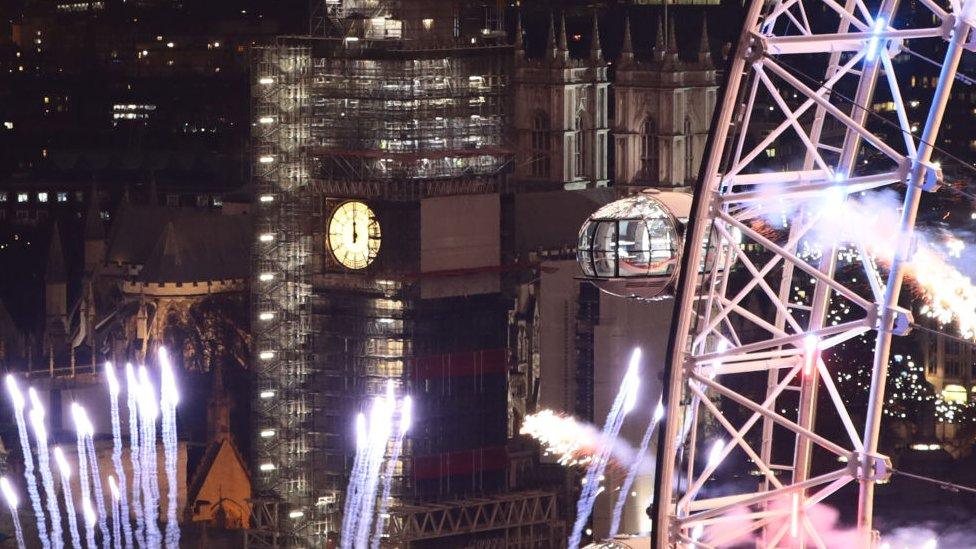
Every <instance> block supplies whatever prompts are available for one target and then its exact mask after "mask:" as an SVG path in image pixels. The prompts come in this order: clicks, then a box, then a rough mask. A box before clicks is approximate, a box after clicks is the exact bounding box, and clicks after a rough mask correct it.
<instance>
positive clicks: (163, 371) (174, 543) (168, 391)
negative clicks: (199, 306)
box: [159, 348, 180, 549]
mask: <svg viewBox="0 0 976 549" xmlns="http://www.w3.org/2000/svg"><path fill="white" fill-rule="evenodd" d="M159 366H160V385H159V387H160V402H159V404H160V408H161V409H162V412H163V423H162V426H163V452H164V461H165V464H166V493H167V496H168V498H167V503H166V546H167V547H172V548H174V549H175V548H178V547H179V546H180V526H179V523H178V522H177V520H176V492H177V491H176V485H177V476H176V466H177V463H176V461H177V444H178V443H177V438H176V405H177V404H178V403H179V401H180V395H179V393H178V391H177V389H176V378H175V377H174V376H173V368H172V365H170V362H169V356H168V355H167V354H166V349H164V348H160V349H159Z"/></svg>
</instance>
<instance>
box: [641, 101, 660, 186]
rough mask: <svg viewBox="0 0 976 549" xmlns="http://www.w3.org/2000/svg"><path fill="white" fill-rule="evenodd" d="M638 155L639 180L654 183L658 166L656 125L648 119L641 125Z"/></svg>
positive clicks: (652, 120)
mask: <svg viewBox="0 0 976 549" xmlns="http://www.w3.org/2000/svg"><path fill="white" fill-rule="evenodd" d="M640 155H641V156H640V174H639V177H640V179H641V180H643V181H646V182H648V183H656V182H657V180H658V165H659V157H658V136H657V123H655V122H654V119H653V118H650V117H648V118H646V119H645V120H644V123H643V124H642V125H641V133H640Z"/></svg>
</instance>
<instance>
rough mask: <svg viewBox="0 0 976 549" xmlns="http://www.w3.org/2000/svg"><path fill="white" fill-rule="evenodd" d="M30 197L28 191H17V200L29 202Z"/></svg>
mask: <svg viewBox="0 0 976 549" xmlns="http://www.w3.org/2000/svg"><path fill="white" fill-rule="evenodd" d="M29 199H30V195H29V194H27V193H17V202H21V203H23V202H27V201H28V200H29Z"/></svg>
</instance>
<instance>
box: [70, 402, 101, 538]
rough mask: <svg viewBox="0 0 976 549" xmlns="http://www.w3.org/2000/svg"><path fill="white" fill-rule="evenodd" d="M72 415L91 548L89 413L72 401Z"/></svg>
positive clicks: (86, 526) (79, 481)
mask: <svg viewBox="0 0 976 549" xmlns="http://www.w3.org/2000/svg"><path fill="white" fill-rule="evenodd" d="M71 417H72V418H73V419H74V422H75V436H76V438H75V441H76V445H77V450H78V483H79V484H80V485H81V501H82V503H83V504H84V505H87V507H82V511H83V512H84V515H85V541H86V542H87V543H88V547H89V549H94V548H95V547H96V545H95V520H88V518H89V517H88V511H91V514H92V516H93V517H94V514H95V512H94V510H92V509H91V485H90V484H89V480H88V457H87V456H86V453H87V451H86V450H85V435H86V433H88V425H87V424H86V419H87V414H86V413H85V409H84V408H82V407H81V405H79V404H78V403H77V402H72V403H71Z"/></svg>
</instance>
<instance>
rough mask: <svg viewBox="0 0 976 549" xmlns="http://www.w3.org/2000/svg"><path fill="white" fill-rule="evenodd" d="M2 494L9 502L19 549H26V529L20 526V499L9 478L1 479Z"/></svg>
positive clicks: (0, 490) (8, 506) (8, 505)
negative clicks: (18, 509)
mask: <svg viewBox="0 0 976 549" xmlns="http://www.w3.org/2000/svg"><path fill="white" fill-rule="evenodd" d="M0 492H3V499H5V500H6V501H7V508H8V509H10V518H11V520H13V523H14V532H16V535H17V547H19V548H20V549H24V548H25V547H26V544H25V543H24V529H23V528H22V527H21V526H20V514H19V513H17V506H18V505H19V504H20V498H18V497H17V493H16V492H14V489H13V487H12V486H10V481H9V480H7V477H0Z"/></svg>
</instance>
